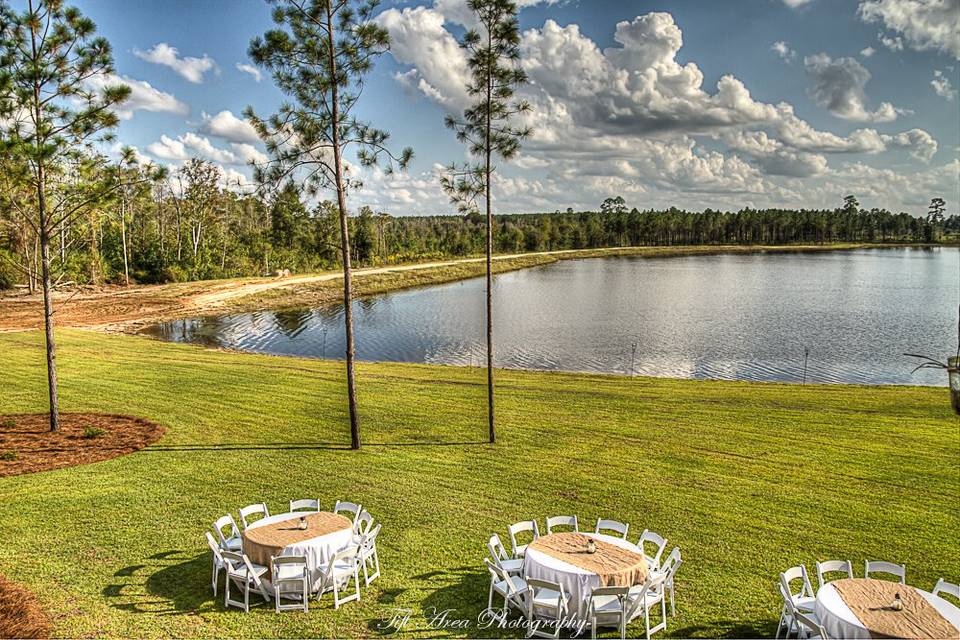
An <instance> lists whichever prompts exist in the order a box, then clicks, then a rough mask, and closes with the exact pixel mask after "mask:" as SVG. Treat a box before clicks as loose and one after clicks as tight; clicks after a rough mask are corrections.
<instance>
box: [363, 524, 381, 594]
mask: <svg viewBox="0 0 960 640" xmlns="http://www.w3.org/2000/svg"><path fill="white" fill-rule="evenodd" d="M380 526H381V525H379V524H378V525H376V526H375V527H373V528H372V529H370V530H369V531H368V532H366V533H364V534H363V537H362V538H361V539H360V565H361V566H362V567H363V586H365V587H367V586H370V583H371V582H373V581H374V580H376V579H377V578H379V577H380V556H378V555H377V536H378V535H380Z"/></svg>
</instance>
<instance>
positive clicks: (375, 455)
mask: <svg viewBox="0 0 960 640" xmlns="http://www.w3.org/2000/svg"><path fill="white" fill-rule="evenodd" d="M41 339H42V336H41V334H39V333H35V332H28V333H16V334H6V335H0V362H2V381H0V388H2V389H3V392H2V395H0V413H16V412H25V411H41V410H43V409H44V402H45V390H44V369H43V366H42V349H41ZM60 339H61V352H60V354H61V355H60V366H61V379H62V389H61V397H62V403H63V407H64V409H69V410H74V411H103V412H110V413H129V414H136V415H139V416H142V417H144V418H147V419H150V420H155V421H157V422H159V423H161V424H164V425H165V426H166V427H167V433H166V435H165V436H164V438H163V439H162V440H160V441H159V442H158V443H156V444H154V445H152V446H150V447H148V448H146V449H144V450H142V451H139V452H136V453H133V454H130V455H128V456H124V457H121V458H117V459H114V460H110V461H106V462H101V463H97V464H91V465H86V466H81V467H74V468H71V469H62V470H57V471H50V472H44V473H37V474H30V475H24V476H18V477H11V478H0V573H2V574H5V575H6V576H7V577H8V578H10V579H11V580H15V581H18V582H22V583H23V584H25V585H27V586H28V587H29V588H30V589H32V590H34V591H35V592H36V593H37V595H38V596H39V598H40V599H41V601H42V602H43V603H44V605H45V606H46V607H47V608H48V610H49V611H50V613H51V616H52V618H53V624H54V626H55V629H54V633H55V634H56V635H58V636H94V635H96V636H124V637H128V636H137V637H141V636H151V637H164V636H177V637H183V636H203V637H225V636H247V637H249V636H258V637H293V636H325V635H326V636H329V635H336V636H361V635H375V634H377V633H379V630H378V626H379V625H380V624H381V621H382V620H383V619H384V618H385V617H388V616H389V615H390V614H391V613H392V612H393V610H394V609H395V608H398V607H399V608H409V609H412V617H411V622H410V625H409V626H408V627H406V628H405V629H404V635H422V636H428V635H429V636H435V635H463V634H464V633H465V632H464V631H462V630H455V629H447V630H436V629H430V628H429V627H428V626H427V623H426V621H425V619H424V617H423V614H424V612H430V611H432V610H434V609H438V610H443V609H447V608H455V609H457V611H458V614H459V615H461V616H464V617H474V616H476V614H477V613H478V612H479V611H480V610H481V608H482V607H483V606H485V604H486V589H487V585H488V580H487V574H486V573H485V572H484V570H483V568H482V566H483V565H482V559H483V557H484V555H485V547H484V545H485V542H486V539H487V537H488V535H489V534H490V533H491V532H493V531H497V532H500V534H501V536H505V535H506V526H507V524H508V523H511V522H514V521H517V520H520V519H524V518H530V517H537V518H538V519H540V521H541V523H542V521H543V519H544V518H545V517H546V516H548V515H553V514H562V513H576V514H577V515H579V517H580V520H581V522H583V523H585V525H589V524H590V523H592V522H593V521H594V519H595V518H597V517H598V516H607V517H616V518H620V519H623V520H625V521H628V522H630V523H631V531H632V532H633V533H632V535H631V538H634V537H635V536H638V535H639V534H640V532H641V531H642V530H643V529H644V528H645V527H649V528H652V529H655V530H656V531H659V532H660V533H662V534H663V535H665V536H667V537H668V538H669V539H670V545H671V546H672V545H679V546H680V547H681V548H682V550H683V556H684V560H685V562H684V565H683V567H682V568H681V571H680V574H679V578H678V607H679V616H678V617H677V618H676V619H671V621H670V628H669V634H671V635H679V636H717V635H734V636H739V637H743V636H761V635H766V636H767V637H770V636H772V634H773V630H774V625H775V623H776V619H777V615H778V613H779V604H778V600H777V596H776V595H775V589H774V584H775V580H776V575H777V572H778V571H780V570H782V569H783V568H785V567H787V566H789V565H791V564H795V563H798V562H807V563H808V566H809V567H810V569H811V570H812V569H813V561H814V560H815V559H827V558H849V559H852V560H854V561H855V563H856V564H855V566H856V567H857V571H858V573H859V572H860V571H861V567H862V562H863V559H864V558H875V559H880V558H883V559H889V560H894V561H897V562H905V563H906V565H907V571H908V580H909V582H911V583H912V584H916V585H919V586H923V587H926V588H928V589H929V588H931V587H932V586H933V583H934V582H935V580H936V579H937V578H938V577H940V576H943V577H945V578H947V579H950V580H953V581H956V580H957V579H958V577H960V541H958V539H957V537H956V535H955V534H956V531H957V530H958V528H960V512H958V505H960V437H958V436H960V431H958V422H957V420H956V418H955V417H954V416H953V415H952V414H951V412H950V409H949V404H948V401H947V395H946V391H945V390H944V389H933V388H902V387H886V388H879V387H854V386H807V387H800V386H788V385H777V384H748V383H735V382H693V381H677V380H660V379H647V378H623V377H613V376H594V375H573V374H555V373H532V372H515V371H509V372H508V371H504V372H502V373H501V374H500V377H499V380H500V386H499V396H498V398H499V412H500V421H499V425H500V436H501V440H500V442H499V443H498V444H497V445H496V446H493V447H491V446H489V445H485V444H482V443H481V442H480V440H481V439H482V437H483V434H484V433H485V427H484V416H483V392H484V387H483V372H482V371H481V370H471V369H462V368H453V367H437V366H422V365H409V364H361V365H360V366H359V385H360V398H359V400H360V406H361V410H362V414H363V429H364V437H365V448H364V449H363V450H362V451H360V452H351V451H348V450H344V449H343V447H344V445H345V444H346V443H347V442H349V437H348V428H347V422H346V419H345V418H346V416H345V411H344V404H345V403H344V400H343V383H342V370H341V364H340V363H336V362H323V361H309V360H302V359H295V358H278V357H271V356H259V355H247V354H231V353H222V352H215V351H205V350H202V349H200V348H196V347H191V346H184V345H174V344H166V343H160V342H154V341H150V340H146V339H141V338H135V337H126V336H106V335H102V334H96V333H91V332H82V331H64V332H62V334H61V336H60ZM314 496H316V497H319V498H321V500H322V501H323V502H325V503H330V504H332V503H333V501H334V500H335V499H337V498H349V499H353V500H356V501H359V502H362V503H363V504H364V505H367V506H368V507H369V508H370V510H371V512H372V513H373V514H374V516H375V517H376V518H377V519H379V520H380V521H382V522H383V534H382V536H381V544H380V548H381V560H382V564H383V568H384V570H383V577H382V578H381V580H379V581H378V582H376V583H374V585H373V586H372V587H371V588H370V589H368V590H366V591H365V592H364V594H363V601H362V602H361V603H360V604H359V605H358V604H357V603H352V604H350V605H347V606H346V607H344V608H342V609H340V610H339V611H336V612H335V611H333V609H332V606H331V605H330V599H329V597H327V598H325V599H324V600H323V601H322V603H321V604H320V605H319V606H314V607H313V608H312V610H311V612H310V613H309V614H308V615H303V614H295V613H286V614H283V615H275V614H274V613H273V611H272V609H270V610H266V609H264V608H263V607H258V609H257V610H255V611H254V612H252V613H251V614H250V615H244V614H243V613H242V612H238V611H236V610H231V611H228V612H225V611H224V610H223V609H222V605H221V601H220V599H219V598H218V600H217V601H216V602H214V601H213V599H212V595H211V593H210V591H209V556H208V553H207V551H206V548H205V545H204V541H203V538H202V534H203V531H204V529H205V528H206V527H208V526H209V523H211V522H212V521H213V520H214V518H215V517H217V516H219V515H221V514H222V513H224V512H226V511H228V510H230V511H233V512H234V513H236V510H237V508H239V507H240V506H243V505H245V504H248V503H251V502H258V501H261V500H265V501H266V502H267V503H268V504H269V506H270V507H271V508H272V509H273V510H275V511H282V510H284V505H285V504H286V501H287V500H288V499H290V498H297V497H314ZM631 632H632V633H634V634H636V633H641V631H640V629H639V627H637V626H636V625H635V626H633V627H632V628H631ZM469 633H470V634H471V635H477V634H480V635H488V636H493V635H516V636H518V637H520V636H521V635H522V633H520V632H517V631H506V632H500V633H498V632H496V631H494V630H487V631H483V632H479V631H477V630H476V629H472V630H470V631H469Z"/></svg>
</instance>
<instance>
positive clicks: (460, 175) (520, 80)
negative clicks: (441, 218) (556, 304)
mask: <svg viewBox="0 0 960 640" xmlns="http://www.w3.org/2000/svg"><path fill="white" fill-rule="evenodd" d="M467 6H468V7H469V8H470V10H471V11H473V12H474V14H475V15H476V17H477V21H478V23H479V28H478V29H471V30H469V31H467V33H466V34H465V35H464V37H463V41H462V42H461V46H462V47H463V48H464V49H465V50H466V52H467V54H468V59H467V64H468V66H469V68H470V82H469V84H468V85H467V93H468V94H469V95H470V96H471V97H472V98H474V99H475V102H474V103H473V104H472V105H471V106H470V107H469V108H468V109H466V110H465V111H464V112H463V116H462V117H461V118H456V117H454V116H447V118H446V122H445V124H446V125H447V127H448V128H450V129H453V130H454V131H455V132H456V134H457V140H459V141H460V142H462V143H464V144H466V145H467V146H468V149H469V152H470V155H471V156H472V157H474V158H475V159H476V162H475V163H474V164H471V163H467V164H464V165H457V164H452V165H451V166H450V167H449V170H448V172H447V173H446V175H444V176H442V177H441V181H440V182H441V186H442V187H443V189H444V191H445V192H446V193H447V194H448V195H449V196H450V199H451V201H452V202H453V203H454V204H456V205H457V206H458V207H459V208H460V210H461V212H462V213H465V214H469V213H471V212H475V211H476V209H477V205H476V202H477V200H478V199H480V198H481V197H482V198H483V201H484V208H485V211H486V217H487V227H486V249H487V291H486V293H487V421H488V427H489V439H490V442H491V443H492V442H495V441H496V429H495V425H494V422H495V420H494V402H493V289H492V285H493V204H492V197H491V194H490V189H491V181H492V179H493V174H494V172H495V171H496V167H495V166H494V164H493V161H494V159H495V158H497V157H499V158H502V159H504V160H509V159H511V158H513V157H514V156H516V155H517V153H518V152H519V151H520V143H521V141H522V140H523V139H524V138H526V137H527V136H529V135H530V133H531V130H530V129H529V128H525V127H515V126H513V125H512V124H511V121H512V120H513V119H514V117H515V116H517V115H518V114H522V113H526V112H529V111H530V104H529V103H527V102H526V101H523V100H513V98H514V94H515V92H516V89H517V87H519V86H520V85H523V84H525V83H526V82H527V74H526V72H524V70H523V69H522V68H521V67H520V64H519V63H520V26H519V22H518V20H517V4H516V3H515V2H512V1H511V0H469V1H468V3H467Z"/></svg>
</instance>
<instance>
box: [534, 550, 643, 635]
mask: <svg viewBox="0 0 960 640" xmlns="http://www.w3.org/2000/svg"><path fill="white" fill-rule="evenodd" d="M586 535H588V536H591V537H593V538H596V539H597V540H603V541H604V542H609V543H610V544H614V545H616V546H618V547H623V548H624V549H629V550H630V551H633V552H634V553H643V552H642V551H641V550H640V548H639V547H637V545H635V544H633V543H631V542H627V541H626V540H624V539H623V538H615V537H614V536H608V535H606V534H602V533H586ZM523 576H524V578H533V579H535V580H549V581H550V582H556V583H558V584H560V585H563V590H564V592H565V593H567V594H570V601H569V607H570V615H571V616H573V617H576V618H579V619H581V620H583V619H586V617H587V608H588V607H589V604H590V594H591V592H593V589H594V588H595V587H599V586H600V577H599V576H598V575H597V574H595V573H593V572H592V571H589V570H587V569H581V568H580V567H577V566H574V565H572V564H570V563H569V562H564V561H563V560H558V559H557V558H554V557H553V556H551V555H548V554H546V553H544V552H542V551H537V550H536V549H531V548H530V547H527V551H526V553H525V554H524V558H523Z"/></svg>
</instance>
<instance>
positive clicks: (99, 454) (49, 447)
mask: <svg viewBox="0 0 960 640" xmlns="http://www.w3.org/2000/svg"><path fill="white" fill-rule="evenodd" d="M49 420H50V418H49V416H48V415H47V414H45V413H40V414H37V413H31V414H21V415H0V477H4V476H15V475H20V474H22V473H35V472H37V471H47V470H49V469H61V468H63V467H72V466H74V465H78V464H89V463H91V462H100V461H101V460H109V459H110V458H116V457H117V456H122V455H124V454H127V453H132V452H134V451H137V450H138V449H142V448H144V447H145V446H147V445H148V444H151V443H153V442H156V441H157V440H159V439H160V437H161V436H162V435H163V432H164V428H163V427H162V426H160V425H158V424H155V423H153V422H150V421H148V420H143V419H141V418H134V417H132V416H121V415H105V414H99V413H61V414H60V430H59V431H58V432H57V433H51V432H50V422H49ZM0 637H2V634H0Z"/></svg>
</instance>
